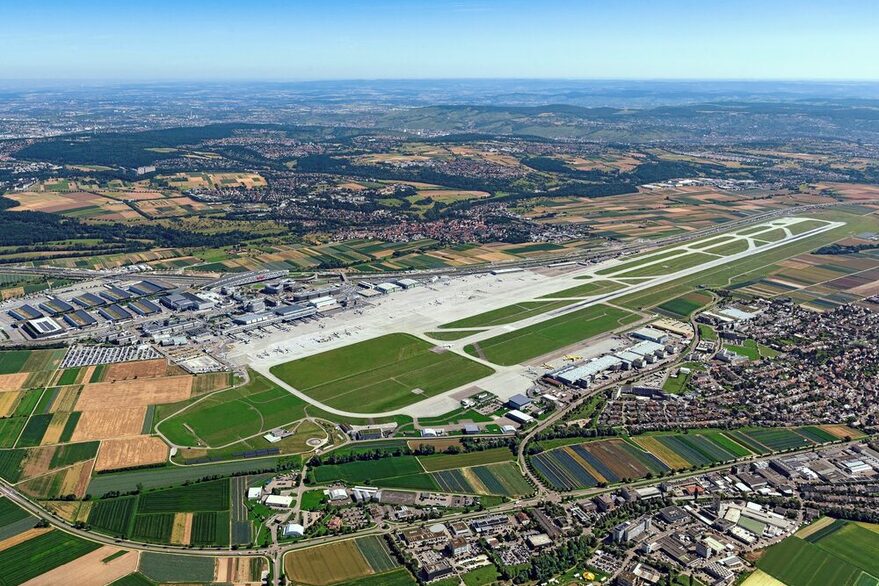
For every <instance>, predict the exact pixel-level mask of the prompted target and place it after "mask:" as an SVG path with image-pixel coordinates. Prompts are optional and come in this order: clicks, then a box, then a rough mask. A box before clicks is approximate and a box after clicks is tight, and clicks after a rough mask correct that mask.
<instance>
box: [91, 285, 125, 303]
mask: <svg viewBox="0 0 879 586" xmlns="http://www.w3.org/2000/svg"><path fill="white" fill-rule="evenodd" d="M99 295H100V296H101V297H103V298H104V299H106V300H107V301H109V302H110V303H116V302H117V301H124V300H126V299H131V293H129V292H128V291H125V290H124V289H120V288H119V287H112V286H111V287H107V290H106V291H101V292H100V293H99Z"/></svg>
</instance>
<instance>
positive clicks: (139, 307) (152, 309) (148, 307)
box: [128, 299, 162, 315]
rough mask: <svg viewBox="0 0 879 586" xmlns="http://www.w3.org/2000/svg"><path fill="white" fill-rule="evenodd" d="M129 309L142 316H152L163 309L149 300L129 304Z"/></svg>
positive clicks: (139, 300)
mask: <svg viewBox="0 0 879 586" xmlns="http://www.w3.org/2000/svg"><path fill="white" fill-rule="evenodd" d="M128 309H130V310H131V311H133V312H135V313H137V314H140V315H152V314H154V313H159V312H160V311H162V309H161V308H160V307H159V306H158V305H156V304H155V303H153V302H152V301H150V300H148V299H138V300H137V301H132V302H131V303H129V304H128Z"/></svg>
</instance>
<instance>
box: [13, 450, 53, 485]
mask: <svg viewBox="0 0 879 586" xmlns="http://www.w3.org/2000/svg"><path fill="white" fill-rule="evenodd" d="M54 455H55V446H46V447H42V448H34V449H33V450H28V451H27V456H25V458H24V462H23V467H22V471H21V479H22V480H24V479H26V478H34V477H35V476H41V475H43V474H45V473H46V472H48V471H49V465H50V464H51V463H52V456H54Z"/></svg>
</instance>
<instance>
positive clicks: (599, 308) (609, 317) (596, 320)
mask: <svg viewBox="0 0 879 586" xmlns="http://www.w3.org/2000/svg"><path fill="white" fill-rule="evenodd" d="M637 317H638V316H637V315H635V314H634V313H631V312H628V311H625V310H622V309H617V308H615V307H611V306H608V305H596V306H594V307H587V308H585V309H580V310H577V311H572V312H571V313H568V314H565V315H561V316H558V317H555V318H552V319H549V320H546V321H544V322H541V323H538V324H534V325H531V326H527V327H524V328H521V329H519V330H515V331H512V332H507V333H505V334H500V335H497V336H494V337H492V338H489V339H487V340H482V341H480V342H478V343H476V344H471V345H468V346H467V347H466V348H465V351H466V352H467V353H468V354H470V355H471V356H479V357H481V358H482V357H484V358H485V359H486V360H489V361H491V362H494V363H495V364H500V365H503V366H511V365H513V364H518V363H520V362H524V361H526V360H530V359H532V358H536V357H538V356H541V355H543V354H548V353H550V352H553V351H555V350H559V349H560V348H564V347H565V346H569V345H571V344H574V343H576V342H580V341H582V340H586V339H589V338H592V337H593V336H597V335H599V334H603V333H606V332H609V331H612V330H614V329H616V328H617V327H619V326H621V325H624V324H627V323H631V322H633V321H635V320H636V319H637Z"/></svg>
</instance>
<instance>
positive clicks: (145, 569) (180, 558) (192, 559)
mask: <svg viewBox="0 0 879 586" xmlns="http://www.w3.org/2000/svg"><path fill="white" fill-rule="evenodd" d="M138 571H139V572H140V573H141V574H143V575H144V576H145V577H147V578H148V579H150V580H152V581H154V582H159V583H162V582H196V583H199V582H211V581H213V579H214V558H210V557H205V556H187V555H175V554H165V553H154V552H150V551H145V552H142V553H141V554H140V564H139V565H138Z"/></svg>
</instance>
